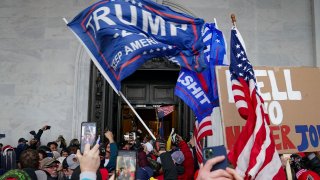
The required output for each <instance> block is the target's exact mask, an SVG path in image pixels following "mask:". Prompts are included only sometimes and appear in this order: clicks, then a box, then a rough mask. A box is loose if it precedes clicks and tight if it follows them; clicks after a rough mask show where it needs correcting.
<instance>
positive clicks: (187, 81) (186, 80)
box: [178, 72, 211, 104]
mask: <svg viewBox="0 0 320 180" xmlns="http://www.w3.org/2000/svg"><path fill="white" fill-rule="evenodd" d="M183 76H184V72H182V73H181V74H180V76H179V77H178V82H179V83H181V84H182V85H184V86H186V87H187V89H189V90H190V89H192V94H193V95H194V97H195V98H196V99H199V98H201V100H200V103H201V104H204V103H209V104H210V103H211V102H210V100H209V99H208V97H207V96H206V95H205V93H204V92H203V90H202V88H201V87H200V86H198V83H197V82H195V81H194V80H193V78H192V77H191V76H185V77H183Z"/></svg>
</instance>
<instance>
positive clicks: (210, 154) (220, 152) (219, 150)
mask: <svg viewBox="0 0 320 180" xmlns="http://www.w3.org/2000/svg"><path fill="white" fill-rule="evenodd" d="M202 154H203V162H204V163H206V161H207V160H209V159H211V158H214V157H217V156H225V159H224V160H223V161H221V162H219V163H217V164H215V165H214V166H213V167H212V168H211V171H214V170H217V169H226V168H227V166H228V160H227V151H226V148H225V147H224V145H221V146H213V147H206V148H203V152H202Z"/></svg>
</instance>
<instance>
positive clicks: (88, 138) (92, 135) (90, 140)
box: [80, 122, 97, 152]
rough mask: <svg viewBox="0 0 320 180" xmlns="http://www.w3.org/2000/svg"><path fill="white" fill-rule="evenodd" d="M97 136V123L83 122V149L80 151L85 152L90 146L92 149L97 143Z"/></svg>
mask: <svg viewBox="0 0 320 180" xmlns="http://www.w3.org/2000/svg"><path fill="white" fill-rule="evenodd" d="M96 135H97V124H96V123H95V122H83V123H81V138H80V139H81V142H80V144H81V147H80V150H81V152H83V150H84V146H85V145H86V144H90V147H92V146H93V145H94V143H95V140H96Z"/></svg>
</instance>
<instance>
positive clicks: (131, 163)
mask: <svg viewBox="0 0 320 180" xmlns="http://www.w3.org/2000/svg"><path fill="white" fill-rule="evenodd" d="M136 163H137V154H136V152H135V151H123V150H120V151H119V152H118V156H117V167H116V175H115V177H116V179H119V180H125V179H132V180H133V179H135V173H136Z"/></svg>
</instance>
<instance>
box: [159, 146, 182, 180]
mask: <svg viewBox="0 0 320 180" xmlns="http://www.w3.org/2000/svg"><path fill="white" fill-rule="evenodd" d="M160 159H161V165H162V169H163V173H164V179H165V180H171V179H172V180H176V179H178V173H177V170H176V166H175V165H174V163H173V160H172V157H171V154H170V153H169V152H165V153H162V154H161V155H160Z"/></svg>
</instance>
